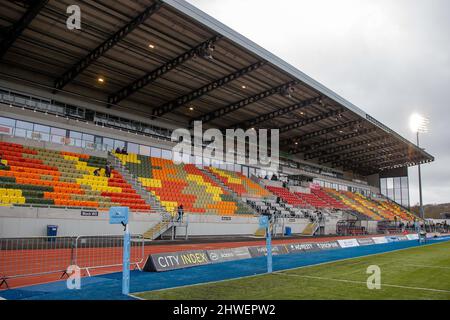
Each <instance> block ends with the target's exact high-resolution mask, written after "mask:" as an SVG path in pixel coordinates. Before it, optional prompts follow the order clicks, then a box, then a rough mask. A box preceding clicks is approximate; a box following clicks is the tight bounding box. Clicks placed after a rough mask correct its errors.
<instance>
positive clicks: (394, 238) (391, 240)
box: [386, 236, 399, 242]
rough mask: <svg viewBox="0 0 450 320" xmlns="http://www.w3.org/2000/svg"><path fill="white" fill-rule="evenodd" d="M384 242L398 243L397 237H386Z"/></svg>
mask: <svg viewBox="0 0 450 320" xmlns="http://www.w3.org/2000/svg"><path fill="white" fill-rule="evenodd" d="M386 240H387V241H388V242H398V241H399V239H398V237H397V236H387V237H386Z"/></svg>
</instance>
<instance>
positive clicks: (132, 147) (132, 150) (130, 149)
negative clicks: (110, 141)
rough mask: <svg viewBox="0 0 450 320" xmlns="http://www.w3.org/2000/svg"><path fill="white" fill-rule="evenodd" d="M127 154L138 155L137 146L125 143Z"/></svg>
mask: <svg viewBox="0 0 450 320" xmlns="http://www.w3.org/2000/svg"><path fill="white" fill-rule="evenodd" d="M127 152H129V153H135V154H138V153H139V145H138V144H136V143H131V142H128V143H127Z"/></svg>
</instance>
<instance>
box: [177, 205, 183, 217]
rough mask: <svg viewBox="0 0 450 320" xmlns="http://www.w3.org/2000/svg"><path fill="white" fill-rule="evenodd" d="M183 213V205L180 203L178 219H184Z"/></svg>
mask: <svg viewBox="0 0 450 320" xmlns="http://www.w3.org/2000/svg"><path fill="white" fill-rule="evenodd" d="M183 214H184V209H183V205H182V204H180V205H179V207H178V219H177V221H183Z"/></svg>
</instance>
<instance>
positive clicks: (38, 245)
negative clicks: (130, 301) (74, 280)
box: [0, 235, 145, 288]
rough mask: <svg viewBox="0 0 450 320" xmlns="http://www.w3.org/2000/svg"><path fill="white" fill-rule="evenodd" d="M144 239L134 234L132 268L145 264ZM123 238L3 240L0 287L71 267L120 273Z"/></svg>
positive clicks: (0, 262) (88, 273)
mask: <svg viewBox="0 0 450 320" xmlns="http://www.w3.org/2000/svg"><path fill="white" fill-rule="evenodd" d="M144 244H145V242H144V239H143V236H142V235H131V247H130V265H131V266H134V268H137V269H140V268H141V265H142V263H143V262H144V259H145V256H144ZM122 259H123V236H120V235H102V236H73V237H29V238H0V288H1V287H2V286H3V285H6V287H8V282H7V281H8V280H9V279H14V278H24V277H31V276H42V275H49V274H61V278H63V277H64V276H65V275H67V273H66V270H67V268H68V267H69V266H71V265H76V266H78V267H79V268H80V269H81V270H84V271H86V273H87V275H88V276H90V275H91V270H94V269H104V270H105V269H107V268H111V271H118V270H119V269H118V268H116V269H114V267H120V266H121V265H122V263H123V260H122Z"/></svg>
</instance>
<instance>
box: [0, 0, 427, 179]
mask: <svg viewBox="0 0 450 320" xmlns="http://www.w3.org/2000/svg"><path fill="white" fill-rule="evenodd" d="M20 3H21V2H20V1H16V2H9V3H5V4H3V5H2V6H3V7H2V11H1V12H0V26H1V27H2V31H3V32H2V33H1V34H0V36H1V46H0V59H1V65H2V70H3V71H2V72H1V73H0V77H2V78H3V77H11V76H13V77H16V78H21V79H26V80H27V81H31V82H36V83H40V84H45V85H46V86H47V87H48V88H51V90H52V91H53V92H57V93H58V94H61V95H63V94H65V92H71V93H77V94H80V95H81V96H85V97H89V98H93V99H96V100H100V101H104V102H105V104H107V105H108V107H109V108H113V109H118V110H125V111H129V112H134V113H138V114H141V115H143V116H147V117H149V118H163V119H167V120H172V121H181V122H184V123H185V124H186V125H188V124H191V123H192V121H194V120H203V122H204V126H205V127H208V126H211V127H217V128H230V127H241V128H279V129H280V134H281V141H280V146H281V149H282V151H284V152H286V153H290V154H299V155H301V156H303V158H304V159H305V160H309V161H315V162H318V163H320V164H324V165H327V166H330V167H336V168H342V167H343V168H344V170H353V171H355V172H358V173H361V174H371V173H376V172H380V171H382V170H385V169H391V168H396V167H404V166H412V165H416V164H419V163H425V162H430V161H434V158H433V156H431V155H430V154H428V153H427V152H425V151H424V150H422V149H419V148H418V147H417V146H415V145H414V144H413V143H411V142H409V141H408V140H406V139H404V138H403V137H401V136H400V135H398V134H397V133H395V132H394V131H393V130H391V129H389V128H387V127H386V126H385V125H383V124H381V123H380V122H378V121H377V120H375V119H374V118H372V117H371V116H370V115H368V114H367V113H365V112H364V111H362V110H361V109H360V108H358V107H356V106H355V105H353V104H352V103H350V102H348V101H347V100H345V99H343V98H342V97H340V96H339V95H337V94H336V93H334V92H333V91H331V90H330V89H328V88H326V87H324V86H323V85H322V84H320V83H318V82H317V81H315V80H313V79H311V78H310V77H308V76H307V75H305V74H304V73H302V72H301V71H299V70H298V69H296V68H295V67H294V66H292V65H290V64H288V63H287V62H285V61H283V60H281V59H280V58H278V57H276V56H275V55H273V54H272V53H270V52H268V51H267V50H265V49H263V48H261V47H260V46H258V45H257V44H255V43H253V42H252V41H250V40H249V39H247V38H245V37H243V36H242V35H240V34H238V33H237V32H235V31H233V30H232V29H230V28H229V27H227V26H225V25H224V24H222V23H220V22H219V21H217V20H215V19H214V18H212V17H211V16H209V15H207V14H205V13H204V12H202V11H200V10H199V9H197V8H196V7H194V6H192V5H190V4H188V3H187V2H185V1H183V0H163V1H160V2H159V1H154V0H140V1H127V0H117V1H113V2H112V1H107V0H98V1H90V0H84V1H78V3H79V5H80V7H81V12H82V26H81V27H82V29H81V30H69V29H68V28H67V27H66V19H67V17H68V14H67V13H66V9H67V7H68V6H70V5H72V3H71V1H69V0H62V1H61V0H59V1H55V0H29V1H23V3H25V4H20ZM5 27H6V28H5ZM210 56H212V58H210ZM100 77H101V78H103V79H104V81H103V82H102V83H100V82H99V81H98V80H99V78H100Z"/></svg>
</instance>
